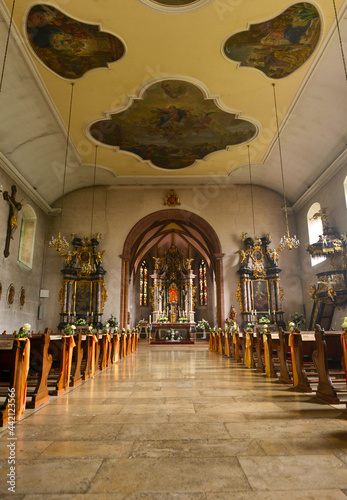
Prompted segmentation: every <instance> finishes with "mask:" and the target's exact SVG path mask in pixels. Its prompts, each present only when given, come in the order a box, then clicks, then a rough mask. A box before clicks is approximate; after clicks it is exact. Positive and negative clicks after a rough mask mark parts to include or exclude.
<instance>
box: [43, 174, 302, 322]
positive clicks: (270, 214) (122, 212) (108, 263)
mask: <svg viewBox="0 0 347 500" xmlns="http://www.w3.org/2000/svg"><path fill="white" fill-rule="evenodd" d="M169 188H175V185H171V184H170V185H168V186H166V187H162V186H160V187H125V186H124V187H123V186H122V187H102V186H101V187H97V188H96V189H95V210H94V223H93V226H94V229H93V232H101V233H102V240H101V243H100V247H99V248H100V249H101V250H102V249H106V250H107V251H106V253H105V254H104V256H103V265H104V268H105V270H106V271H107V275H106V287H107V290H108V301H107V302H106V305H105V312H104V319H105V320H106V319H107V318H108V317H109V315H110V314H111V313H115V314H116V315H117V317H118V318H119V308H120V281H121V259H120V257H119V256H120V255H121V254H122V250H123V245H124V241H125V239H126V237H127V235H128V233H129V231H130V230H131V229H132V227H133V226H134V225H135V224H136V223H137V222H138V221H139V219H141V218H142V217H144V216H145V215H148V214H150V213H152V212H156V211H159V210H162V209H163V208H165V207H163V201H164V199H165V196H166V194H167V192H168V190H169ZM176 191H177V194H178V196H179V198H180V202H181V205H180V206H179V207H176V208H180V209H183V210H188V211H191V212H194V213H196V214H198V215H200V216H201V217H203V218H204V219H205V220H206V221H207V222H208V223H209V224H211V226H212V227H213V228H214V229H215V231H216V233H217V235H218V237H219V239H220V241H221V246H222V250H223V252H224V254H225V256H224V259H223V260H224V297H225V304H224V307H225V315H227V313H228V311H229V308H230V306H231V304H233V305H234V306H235V307H236V309H237V310H238V312H239V305H238V303H237V300H236V295H235V293H236V290H237V286H238V274H237V269H238V267H239V255H238V254H236V252H237V250H239V249H240V248H243V247H242V242H241V234H242V232H247V233H248V235H250V236H253V228H252V227H253V223H252V215H251V195H250V187H249V186H245V185H238V186H230V185H227V186H223V185H222V186H221V185H218V184H216V183H211V184H206V185H204V186H197V187H193V188H192V187H182V186H180V187H177V188H176ZM253 192H254V209H255V225H256V234H257V235H258V236H264V235H265V234H266V233H269V232H270V233H271V234H272V238H273V244H272V247H273V248H274V247H275V248H276V246H277V245H278V243H279V240H280V238H281V236H282V235H283V234H284V233H285V219H284V214H283V210H282V206H283V198H282V197H281V196H280V195H278V194H276V193H275V192H273V191H270V190H268V189H265V188H262V187H257V186H255V187H254V188H253ZM91 197H92V188H88V189H81V190H78V191H75V192H73V193H70V194H68V195H67V196H66V198H65V201H64V206H65V208H64V213H63V222H62V228H63V233H64V234H65V236H66V237H68V236H69V235H70V234H71V233H72V232H74V233H76V234H78V236H81V237H83V236H85V235H88V236H89V235H90V225H91ZM57 206H59V202H58V203H57ZM290 226H291V230H292V231H293V232H295V218H294V216H290ZM57 232H58V218H56V217H51V218H50V220H49V229H48V234H49V235H51V234H57ZM63 266H64V259H63V258H62V257H61V256H60V255H59V254H57V253H56V252H54V251H52V250H47V254H46V258H45V266H44V276H43V284H42V286H43V288H47V289H49V290H50V297H49V298H48V299H42V303H43V306H44V317H43V320H42V322H41V323H40V325H41V328H43V327H44V326H46V325H48V326H50V327H52V328H53V329H55V328H56V326H57V325H58V322H59V311H60V304H59V301H58V292H59V289H60V287H61V280H62V275H61V273H60V270H61V269H62V268H63ZM279 266H280V267H281V268H282V269H283V272H282V273H281V279H282V287H283V289H284V294H285V298H284V302H283V309H284V311H285V312H286V315H285V318H287V316H288V314H289V313H292V312H294V311H296V310H297V309H298V308H299V307H300V306H301V304H302V287H301V278H300V272H301V271H300V265H299V252H298V251H292V252H283V253H282V254H281V257H280V262H279ZM134 319H136V318H134Z"/></svg>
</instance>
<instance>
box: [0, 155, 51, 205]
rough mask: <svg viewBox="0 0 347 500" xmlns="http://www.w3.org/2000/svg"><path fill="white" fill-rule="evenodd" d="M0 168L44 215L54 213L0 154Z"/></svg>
mask: <svg viewBox="0 0 347 500" xmlns="http://www.w3.org/2000/svg"><path fill="white" fill-rule="evenodd" d="M0 167H1V168H2V169H3V170H4V172H6V174H8V175H9V176H10V177H11V179H12V180H13V181H14V182H15V183H16V184H18V186H19V187H20V188H21V189H22V190H23V191H24V192H25V193H26V194H27V195H28V196H30V199H31V200H32V201H34V202H35V203H36V205H37V206H38V207H39V208H41V210H43V211H44V212H45V213H46V214H50V213H53V212H54V209H53V208H52V207H51V206H50V205H49V204H48V203H47V202H46V201H45V200H44V199H43V198H42V196H41V195H40V194H39V193H38V192H37V191H35V189H34V188H33V187H32V186H31V184H30V183H29V182H28V181H27V180H26V179H25V177H23V175H22V174H21V173H20V172H18V170H17V169H16V168H15V167H14V166H13V165H12V163H11V162H10V161H9V160H8V159H7V158H6V156H4V155H3V154H2V153H1V152H0Z"/></svg>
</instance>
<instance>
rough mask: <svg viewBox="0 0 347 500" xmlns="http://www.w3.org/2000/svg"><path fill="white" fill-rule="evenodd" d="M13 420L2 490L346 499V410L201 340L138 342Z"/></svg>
mask: <svg viewBox="0 0 347 500" xmlns="http://www.w3.org/2000/svg"><path fill="white" fill-rule="evenodd" d="M26 415H27V416H26V418H24V419H23V420H22V421H21V422H19V423H18V424H17V426H16V437H17V442H16V452H17V463H16V472H17V479H16V493H15V494H14V493H10V492H8V491H7V487H8V485H7V483H6V481H7V479H8V478H7V477H6V474H8V473H9V465H8V463H7V457H8V456H9V452H8V448H7V446H6V445H7V442H8V429H3V430H2V432H0V437H1V439H0V498H2V499H4V498H5V499H6V498H23V499H25V500H38V499H52V500H53V499H54V500H55V499H57V500H58V499H59V500H60V499H61V500H70V499H77V500H78V499H82V498H83V499H86V500H89V499H93V500H101V499H102V500H106V499H116V500H118V499H119V500H120V499H147V500H149V499H155V500H167V499H175V500H181V499H182V500H202V499H204V500H231V499H232V500H244V499H245V500H258V499H266V500H275V499H276V500H277V499H281V500H285V499H290V500H291V499H300V500H315V499H317V500H318V499H319V500H328V499H329V500H346V496H347V415H346V411H345V410H344V412H343V411H341V410H340V408H339V407H332V406H329V405H326V404H322V403H320V402H318V401H317V400H315V399H314V398H313V397H312V396H309V395H306V394H300V393H295V392H294V391H293V390H292V389H291V388H290V387H287V386H285V385H283V384H280V383H278V382H276V381H271V380H270V379H268V378H266V377H265V376H264V375H261V374H259V373H256V372H254V371H252V370H248V369H247V368H245V367H243V366H240V365H236V364H235V363H234V362H233V361H231V360H229V359H226V358H223V357H221V356H219V355H218V354H216V353H211V352H208V350H207V345H205V344H204V345H196V346H152V347H149V346H147V345H141V344H140V348H139V351H138V352H137V353H135V354H132V355H130V356H128V357H127V358H126V359H125V360H122V361H121V362H120V363H119V364H117V365H114V366H112V367H111V368H109V369H108V370H106V371H105V372H103V373H101V374H100V375H98V376H96V377H95V379H94V380H90V381H87V382H86V383H84V384H83V385H81V386H80V387H77V388H76V389H73V390H72V391H70V392H69V393H68V394H65V395H62V396H60V397H59V398H53V399H52V401H51V402H50V403H49V404H47V405H46V406H44V407H43V408H41V409H38V410H36V411H31V412H28V413H27V414H26Z"/></svg>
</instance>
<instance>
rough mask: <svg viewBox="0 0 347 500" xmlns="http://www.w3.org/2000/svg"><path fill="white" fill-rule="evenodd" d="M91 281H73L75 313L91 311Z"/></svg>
mask: <svg viewBox="0 0 347 500" xmlns="http://www.w3.org/2000/svg"><path fill="white" fill-rule="evenodd" d="M91 301H92V282H91V281H76V282H75V306H74V310H75V312H76V314H77V315H78V314H86V313H87V312H90V311H92V308H91Z"/></svg>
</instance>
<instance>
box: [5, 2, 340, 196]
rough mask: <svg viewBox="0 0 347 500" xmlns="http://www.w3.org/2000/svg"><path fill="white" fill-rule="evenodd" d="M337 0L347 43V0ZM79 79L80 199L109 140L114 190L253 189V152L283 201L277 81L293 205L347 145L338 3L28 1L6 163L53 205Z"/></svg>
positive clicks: (19, 8) (75, 136)
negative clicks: (218, 184) (210, 183)
mask: <svg viewBox="0 0 347 500" xmlns="http://www.w3.org/2000/svg"><path fill="white" fill-rule="evenodd" d="M12 1H13V0H2V1H1V2H0V45H1V46H3V47H5V44H6V37H7V22H8V18H9V11H10V9H11V6H12ZM335 3H336V7H337V9H338V16H339V22H340V29H341V34H342V37H343V44H344V45H345V44H346V33H347V16H346V10H347V0H335ZM3 20H5V21H6V22H1V21H3ZM182 34H184V36H182ZM346 52H347V50H346V47H345V53H346ZM71 82H74V83H75V86H74V100H73V110H72V120H71V143H70V151H69V155H68V167H69V170H68V175H67V185H66V192H71V191H73V190H75V189H78V188H81V187H84V186H90V185H92V183H93V175H92V170H93V169H92V166H93V164H94V153H95V145H96V144H98V145H99V148H98V164H97V166H98V172H97V184H104V185H112V184H118V185H122V184H124V185H132V184H134V185H139V184H140V185H156V184H162V185H164V184H165V185H168V184H172V185H179V184H184V185H187V184H188V185H189V184H191V185H197V184H204V183H205V182H206V179H214V178H215V177H217V178H222V179H224V181H223V184H224V185H225V184H227V183H231V184H236V183H248V182H249V180H248V169H247V163H248V161H247V147H246V146H247V144H249V146H250V152H251V161H252V164H253V166H254V168H253V181H254V183H255V184H259V185H262V186H266V187H269V188H270V189H273V190H275V191H277V192H279V193H281V192H282V186H281V176H280V171H279V153H278V145H277V142H276V132H277V130H276V124H275V116H274V103H273V95H272V83H274V82H275V83H276V91H277V98H278V107H279V119H280V126H281V143H282V150H283V161H284V168H285V173H286V184H287V185H286V192H287V195H288V198H289V199H290V200H291V201H292V202H295V201H296V200H297V199H298V198H299V197H300V196H301V195H302V194H303V193H304V192H305V190H306V189H307V187H308V186H311V185H312V184H313V183H314V182H315V181H316V180H317V179H318V178H319V176H320V175H322V174H323V173H324V171H325V170H326V169H327V168H328V167H329V165H331V164H332V163H333V162H334V160H335V159H336V158H338V157H339V156H340V155H341V153H342V152H343V151H344V150H345V148H346V139H347V138H346V127H345V117H346V114H347V93H346V82H345V75H344V70H343V64H342V60H341V52H340V45H339V39H338V36H337V30H336V22H335V19H334V8H333V2H332V0H315V1H312V2H297V1H291V2H288V0H276V2H274V1H273V0H262V1H261V2H259V1H255V0H243V1H242V2H228V1H224V2H217V1H209V0H192V1H190V0H167V1H164V0H163V1H160V0H131V1H130V0H129V1H126V2H125V1H124V0H112V1H111V0H107V1H104V2H95V0H74V1H73V2H59V1H58V2H46V3H44V2H34V3H33V2H32V1H31V0H16V6H15V11H14V23H13V29H12V35H11V40H10V44H9V52H8V57H7V63H6V71H5V78H4V82H3V88H2V94H1V100H0V113H1V116H2V120H1V123H0V153H1V155H0V160H1V164H2V165H4V167H5V168H7V169H8V171H14V172H16V173H17V174H18V177H19V178H20V179H22V181H23V185H24V184H25V185H27V186H30V187H31V189H32V194H33V195H34V196H36V197H37V198H40V199H41V200H43V202H45V203H48V204H52V203H53V202H54V201H56V200H57V199H58V198H59V197H60V196H61V193H62V179H63V175H62V169H63V165H64V157H65V143H66V128H67V122H68V110H69V99H70V90H71V85H70V84H71ZM327 117H333V119H331V120H329V126H327ZM28 189H29V187H28ZM35 193H36V194H35Z"/></svg>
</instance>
